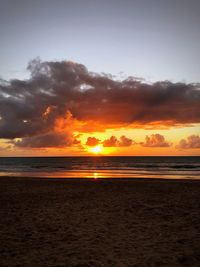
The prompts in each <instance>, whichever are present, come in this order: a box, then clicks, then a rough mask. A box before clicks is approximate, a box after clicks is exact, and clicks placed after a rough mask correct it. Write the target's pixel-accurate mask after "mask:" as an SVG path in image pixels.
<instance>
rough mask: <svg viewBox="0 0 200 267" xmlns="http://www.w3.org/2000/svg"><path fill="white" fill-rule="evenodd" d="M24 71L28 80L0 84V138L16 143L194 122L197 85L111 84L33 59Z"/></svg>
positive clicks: (76, 68)
mask: <svg viewBox="0 0 200 267" xmlns="http://www.w3.org/2000/svg"><path fill="white" fill-rule="evenodd" d="M28 70H29V71H30V74H31V75H30V78H29V79H26V80H17V79H12V80H10V81H8V82H5V81H3V80H1V81H0V138H5V139H15V138H22V140H21V141H20V142H21V145H23V144H26V143H27V142H29V144H30V145H31V143H30V142H33V143H34V144H35V143H37V142H39V140H40V141H41V140H43V141H44V142H43V143H44V145H45V146H46V145H47V146H48V144H47V142H45V138H44V136H46V135H47V136H49V135H51V134H52V133H54V135H56V133H58V135H59V134H65V133H66V132H67V133H69V132H71V133H73V132H75V131H79V132H90V131H99V130H101V131H102V130H105V129H107V128H110V129H111V128H112V129H114V128H117V127H121V126H123V127H126V126H133V125H134V126H135V127H140V128H146V127H152V128H154V127H160V126H176V125H188V124H192V123H200V109H199V103H200V84H185V83H172V82H169V81H159V82H156V83H153V84H148V83H145V82H144V81H143V80H137V79H134V78H128V79H125V80H122V81H117V80H116V79H112V76H109V75H103V74H96V73H92V72H89V71H88V70H87V68H86V67H85V66H84V65H82V64H77V63H74V62H69V61H61V62H52V61H46V62H42V61H40V60H39V59H35V60H33V61H31V62H30V63H29V65H28ZM58 125H61V126H59V127H62V129H59V131H58V129H57V128H58ZM80 129H81V131H80ZM36 140H37V141H36ZM62 140H63V139H62V138H61V143H62ZM112 141H113V140H112ZM121 142H122V143H123V141H121ZM39 143H40V142H39ZM54 143H56V142H54ZM57 143H58V146H60V144H59V142H58V141H57ZM19 144H20V143H17V142H16V145H19ZM41 145H42V144H41Z"/></svg>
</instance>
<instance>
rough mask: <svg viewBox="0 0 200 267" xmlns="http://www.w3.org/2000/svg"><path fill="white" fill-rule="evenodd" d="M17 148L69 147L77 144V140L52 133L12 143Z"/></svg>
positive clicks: (69, 136)
mask: <svg viewBox="0 0 200 267" xmlns="http://www.w3.org/2000/svg"><path fill="white" fill-rule="evenodd" d="M11 143H12V144H14V145H15V146H17V147H32V148H43V147H67V146H71V145H72V144H74V143H75V144H76V143H77V142H76V139H73V137H72V136H71V135H67V134H63V133H55V132H52V133H51V132H50V133H47V134H44V135H37V136H32V137H24V138H23V139H22V140H21V141H11Z"/></svg>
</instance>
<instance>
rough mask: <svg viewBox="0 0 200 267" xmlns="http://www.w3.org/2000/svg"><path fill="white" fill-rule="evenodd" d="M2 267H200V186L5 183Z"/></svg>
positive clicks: (0, 197)
mask: <svg viewBox="0 0 200 267" xmlns="http://www.w3.org/2000/svg"><path fill="white" fill-rule="evenodd" d="M0 205H1V206H0V266H1V267H4V266H9V267H12V266H18V267H24V266H30V267H32V266H34V267H38V266H48V267H51V266H54V267H61V266H62V267H88V266H94V267H95V266H97V267H100V266H112V267H115V266H116V267H123V266H127V267H133V266H135V267H136V266H138V267H143V266H148V267H150V266H171V267H176V266H191V267H195V266H198V267H199V266H200V182H199V181H189V180H183V181H178V180H173V181H169V180H163V181H162V180H153V179H151V180H148V179H138V180H137V179H132V180H126V179H125V180H122V179H121V180H98V179H97V180H92V179H91V180H84V179H83V180H81V179H77V180H76V179H74V180H71V179H69V180H68V179H38V178H34V179H31V178H28V179H27V178H6V177H1V178H0Z"/></svg>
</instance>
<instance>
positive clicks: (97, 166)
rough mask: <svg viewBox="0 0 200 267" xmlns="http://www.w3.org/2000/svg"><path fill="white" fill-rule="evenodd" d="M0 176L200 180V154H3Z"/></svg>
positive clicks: (0, 162) (0, 163) (0, 160)
mask: <svg viewBox="0 0 200 267" xmlns="http://www.w3.org/2000/svg"><path fill="white" fill-rule="evenodd" d="M0 176H1V177H2V176H12V177H43V178H89V179H98V178H155V179H156V178H159V179H200V157H129V156H128V157H124V156H123V157H121V156H117V157H116V156H115V157H113V156H106V157H105V156H93V157H0Z"/></svg>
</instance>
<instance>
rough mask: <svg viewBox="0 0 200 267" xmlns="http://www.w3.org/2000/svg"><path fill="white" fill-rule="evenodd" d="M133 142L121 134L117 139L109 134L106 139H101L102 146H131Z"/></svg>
mask: <svg viewBox="0 0 200 267" xmlns="http://www.w3.org/2000/svg"><path fill="white" fill-rule="evenodd" d="M132 144H133V140H131V139H130V138H128V137H126V136H124V135H123V136H121V137H120V140H118V139H117V138H116V137H115V136H113V135H112V136H111V137H110V138H109V139H106V140H104V141H103V146H104V147H117V146H121V147H125V146H131V145H132Z"/></svg>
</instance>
